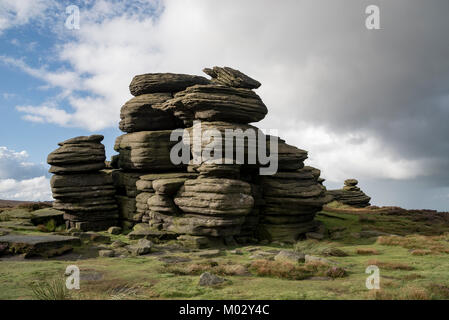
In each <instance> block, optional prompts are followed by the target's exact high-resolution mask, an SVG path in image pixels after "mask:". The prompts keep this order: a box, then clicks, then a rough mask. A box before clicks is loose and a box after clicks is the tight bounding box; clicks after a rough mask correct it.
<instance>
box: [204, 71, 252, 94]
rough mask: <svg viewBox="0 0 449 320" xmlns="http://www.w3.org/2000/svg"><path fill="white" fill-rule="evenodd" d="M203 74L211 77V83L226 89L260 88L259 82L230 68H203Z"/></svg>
mask: <svg viewBox="0 0 449 320" xmlns="http://www.w3.org/2000/svg"><path fill="white" fill-rule="evenodd" d="M203 72H204V73H205V74H207V75H209V76H211V77H212V80H211V81H212V82H214V83H217V84H222V85H225V86H228V87H234V88H245V89H257V88H259V87H260V86H261V83H260V82H259V81H257V80H254V79H253V78H250V77H248V76H247V75H246V74H244V73H242V72H240V71H239V70H235V69H232V68H230V67H223V68H221V67H213V68H204V69H203Z"/></svg>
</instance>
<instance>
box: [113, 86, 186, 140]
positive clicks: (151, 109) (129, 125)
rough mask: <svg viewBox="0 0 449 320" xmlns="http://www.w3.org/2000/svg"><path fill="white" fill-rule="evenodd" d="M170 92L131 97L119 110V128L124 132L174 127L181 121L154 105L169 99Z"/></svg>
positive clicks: (180, 124)
mask: <svg viewBox="0 0 449 320" xmlns="http://www.w3.org/2000/svg"><path fill="white" fill-rule="evenodd" d="M171 98H172V95H171V94H170V93H150V94H143V95H140V96H137V97H134V98H132V99H131V100H129V101H128V102H126V103H125V104H124V105H123V107H122V109H121V110H120V119H121V121H120V124H119V127H120V130H122V131H124V132H128V133H129V132H137V131H152V130H167V129H176V128H180V127H181V126H182V122H181V121H179V119H177V118H175V117H174V116H173V115H172V114H170V113H168V112H166V111H163V110H160V109H157V108H156V107H155V105H157V104H160V103H163V102H165V101H167V100H168V99H171Z"/></svg>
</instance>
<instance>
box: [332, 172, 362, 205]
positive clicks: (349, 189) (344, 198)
mask: <svg viewBox="0 0 449 320" xmlns="http://www.w3.org/2000/svg"><path fill="white" fill-rule="evenodd" d="M358 183H359V182H358V181H357V180H356V179H347V180H345V185H344V186H343V188H342V189H338V190H329V191H328V194H329V195H331V196H332V197H333V200H336V201H339V202H341V203H344V204H347V205H349V206H352V207H357V208H364V207H368V206H369V205H370V203H369V202H370V200H371V198H370V197H368V196H367V195H366V194H365V193H364V192H363V191H362V190H360V188H359V187H357V184H358Z"/></svg>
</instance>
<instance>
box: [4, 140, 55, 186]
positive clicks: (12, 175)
mask: <svg viewBox="0 0 449 320" xmlns="http://www.w3.org/2000/svg"><path fill="white" fill-rule="evenodd" d="M28 157H29V156H28V153H27V152H26V151H20V152H17V151H14V150H10V149H8V148H7V147H2V146H0V179H18V180H22V179H29V178H34V177H36V176H41V175H45V174H46V172H47V169H46V168H45V166H44V165H42V164H35V163H32V162H29V161H27V159H28Z"/></svg>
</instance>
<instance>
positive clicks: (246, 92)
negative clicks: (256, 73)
mask: <svg viewBox="0 0 449 320" xmlns="http://www.w3.org/2000/svg"><path fill="white" fill-rule="evenodd" d="M160 108H161V109H163V110H166V111H170V112H172V113H173V114H174V115H175V116H176V117H178V118H180V119H181V120H183V121H184V123H185V124H186V126H190V125H191V124H192V123H193V120H203V121H228V122H236V123H250V122H257V121H260V120H262V119H263V118H265V115H266V114H267V112H268V110H267V107H266V106H265V104H264V103H263V102H262V100H261V99H260V97H259V96H258V95H257V94H256V93H255V92H253V91H252V90H250V89H243V88H232V87H227V86H223V85H217V84H209V85H195V86H191V87H188V88H187V89H186V90H184V91H181V92H178V93H177V94H175V96H174V98H173V99H170V100H168V101H166V102H165V103H163V104H162V106H161V107H160Z"/></svg>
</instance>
